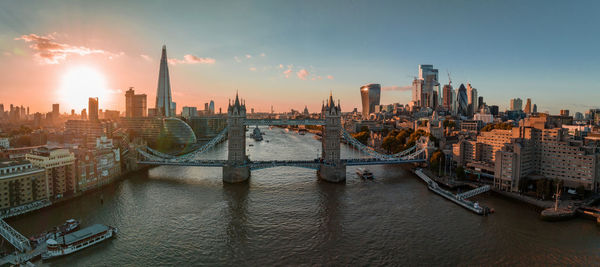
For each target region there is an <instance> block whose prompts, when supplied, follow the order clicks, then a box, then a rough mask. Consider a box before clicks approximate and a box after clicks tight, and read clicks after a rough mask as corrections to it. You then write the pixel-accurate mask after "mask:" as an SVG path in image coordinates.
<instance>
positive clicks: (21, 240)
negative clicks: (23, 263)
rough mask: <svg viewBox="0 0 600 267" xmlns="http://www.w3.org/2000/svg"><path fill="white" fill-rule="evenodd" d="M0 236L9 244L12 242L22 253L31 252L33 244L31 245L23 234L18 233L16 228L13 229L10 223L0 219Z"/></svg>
mask: <svg viewBox="0 0 600 267" xmlns="http://www.w3.org/2000/svg"><path fill="white" fill-rule="evenodd" d="M0 235H2V237H4V239H6V240H7V241H8V242H10V243H11V244H12V245H13V246H15V248H17V249H18V250H19V251H21V252H26V251H29V250H31V244H30V243H29V239H27V238H26V237H24V236H23V235H22V234H21V233H19V232H17V230H15V229H14V228H12V227H11V226H10V225H8V223H6V222H5V221H4V220H2V219H0Z"/></svg>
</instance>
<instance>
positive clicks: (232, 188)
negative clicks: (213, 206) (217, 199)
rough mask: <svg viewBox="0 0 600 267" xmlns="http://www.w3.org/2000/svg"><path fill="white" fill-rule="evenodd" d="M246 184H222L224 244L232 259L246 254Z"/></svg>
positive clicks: (247, 188)
mask: <svg viewBox="0 0 600 267" xmlns="http://www.w3.org/2000/svg"><path fill="white" fill-rule="evenodd" d="M249 191H250V184H249V183H248V182H244V183H236V184H227V183H223V193H222V195H223V200H224V201H225V202H226V210H225V213H226V214H224V216H223V218H224V220H225V221H223V225H224V226H225V233H226V235H227V237H226V244H225V246H226V247H227V249H229V254H230V255H231V256H233V257H244V256H245V254H246V253H247V246H246V244H247V241H248V192H249Z"/></svg>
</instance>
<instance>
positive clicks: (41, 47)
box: [15, 33, 124, 64]
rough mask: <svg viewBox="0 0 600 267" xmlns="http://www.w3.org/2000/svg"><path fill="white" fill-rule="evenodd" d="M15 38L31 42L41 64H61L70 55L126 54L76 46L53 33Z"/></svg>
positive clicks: (30, 46) (113, 55) (111, 57)
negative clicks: (61, 40)
mask: <svg viewBox="0 0 600 267" xmlns="http://www.w3.org/2000/svg"><path fill="white" fill-rule="evenodd" d="M15 40H23V41H25V42H26V43H30V45H29V48H31V49H33V50H35V51H37V52H36V53H35V54H34V57H35V58H36V59H37V60H38V61H39V63H40V64H59V63H60V62H62V61H65V60H66V59H67V57H68V56H70V55H80V56H87V55H93V54H103V55H107V56H108V57H109V59H113V58H114V57H118V56H121V55H124V53H123V52H121V53H116V54H115V53H111V52H108V51H105V50H102V49H95V48H89V47H85V46H74V45H70V44H64V43H59V42H56V41H55V38H54V35H53V34H48V35H46V36H40V35H37V34H34V33H32V34H28V35H21V36H20V37H17V38H15Z"/></svg>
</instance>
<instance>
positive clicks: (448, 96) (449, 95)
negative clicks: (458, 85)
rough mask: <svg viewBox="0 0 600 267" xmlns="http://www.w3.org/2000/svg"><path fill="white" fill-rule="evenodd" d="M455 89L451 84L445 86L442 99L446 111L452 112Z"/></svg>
mask: <svg viewBox="0 0 600 267" xmlns="http://www.w3.org/2000/svg"><path fill="white" fill-rule="evenodd" d="M453 96H454V89H452V85H451V84H446V85H444V96H443V97H442V99H443V100H442V101H443V102H442V106H444V108H445V109H447V110H449V111H452V101H454V97H453Z"/></svg>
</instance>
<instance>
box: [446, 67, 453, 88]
mask: <svg viewBox="0 0 600 267" xmlns="http://www.w3.org/2000/svg"><path fill="white" fill-rule="evenodd" d="M446 73H448V85H452V79H450V72H449V71H448V70H446Z"/></svg>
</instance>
